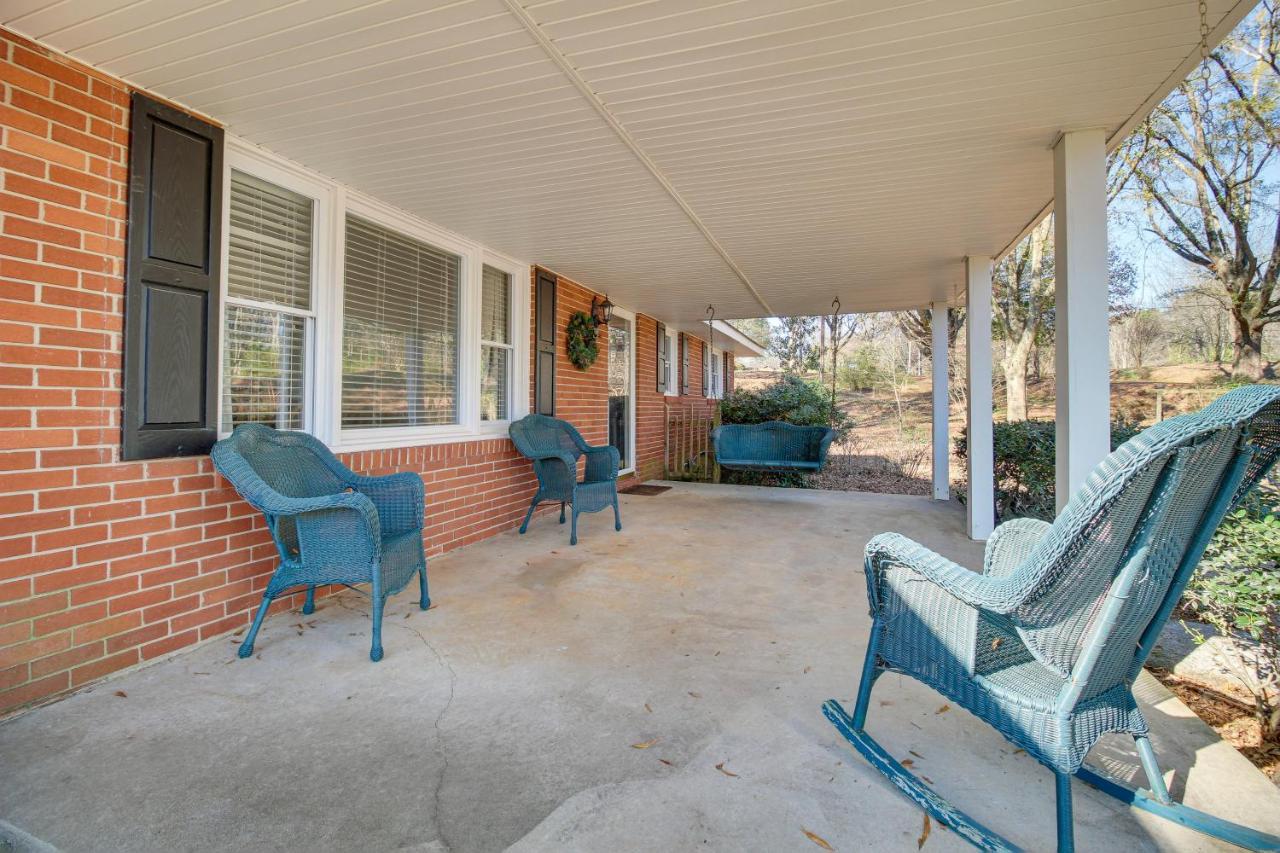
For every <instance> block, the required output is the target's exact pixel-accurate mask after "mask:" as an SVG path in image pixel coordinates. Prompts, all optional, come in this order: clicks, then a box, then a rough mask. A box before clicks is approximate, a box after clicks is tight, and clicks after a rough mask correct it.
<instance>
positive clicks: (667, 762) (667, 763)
mask: <svg viewBox="0 0 1280 853" xmlns="http://www.w3.org/2000/svg"><path fill="white" fill-rule="evenodd" d="M658 760H659V761H661V762H662V763H663V764H665V765H667V766H668V767H675V765H674V764H672V763H671V762H670V761H667V759H665V758H659V759H658Z"/></svg>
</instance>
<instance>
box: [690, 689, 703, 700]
mask: <svg viewBox="0 0 1280 853" xmlns="http://www.w3.org/2000/svg"><path fill="white" fill-rule="evenodd" d="M689 695H690V696H692V697H693V698H694V699H701V698H702V694H701V693H698V692H696V691H693V690H690V691H689Z"/></svg>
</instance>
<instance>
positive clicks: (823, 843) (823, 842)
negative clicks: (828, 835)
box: [800, 826, 836, 850]
mask: <svg viewBox="0 0 1280 853" xmlns="http://www.w3.org/2000/svg"><path fill="white" fill-rule="evenodd" d="M800 831H801V832H803V833H804V836H805V838H808V839H809V840H810V841H812V842H813V843H814V844H816V845H818V846H819V847H821V848H822V849H823V850H835V849H836V848H834V847H832V846H831V845H830V844H828V843H827V839H825V838H823V837H822V836H821V835H818V834H817V833H816V832H810V831H809V830H807V829H805V828H804V827H803V826H802V827H800Z"/></svg>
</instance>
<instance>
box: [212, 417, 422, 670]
mask: <svg viewBox="0 0 1280 853" xmlns="http://www.w3.org/2000/svg"><path fill="white" fill-rule="evenodd" d="M210 455H211V456H212V457H213V464H214V467H216V468H217V469H218V472H219V473H220V474H222V476H224V477H226V478H227V480H229V481H230V482H231V485H233V486H235V488H236V491H237V492H239V493H240V495H241V496H242V497H243V498H244V499H245V500H246V501H248V502H249V503H250V504H251V505H252V506H253V507H254V508H255V509H257V510H259V511H260V512H261V513H262V514H263V516H264V517H265V518H266V520H267V528H268V529H269V530H270V531H271V538H272V539H273V540H275V543H276V549H277V550H278V551H279V554H280V565H279V566H278V567H277V568H276V571H275V574H273V575H272V576H271V580H270V581H269V582H268V583H267V588H266V590H265V591H264V592H263V594H262V604H261V605H259V607H258V612H257V614H256V615H255V616H254V617H253V625H252V627H250V628H249V635H248V636H247V637H245V639H244V643H243V644H241V646H240V657H242V658H247V657H249V656H250V655H252V654H253V642H254V639H255V638H256V637H257V636H258V629H259V628H260V627H262V620H263V617H265V616H266V615H267V608H268V607H269V606H270V604H271V602H272V601H273V600H274V599H275V598H276V597H277V596H279V595H280V594H281V593H282V592H284V591H285V590H286V589H289V588H291V587H299V586H305V587H306V588H307V599H306V603H305V604H304V605H303V608H302V612H303V613H311V612H312V611H313V610H314V609H315V594H316V587H317V586H325V585H327V584H344V585H347V586H350V585H351V584H357V583H367V584H370V586H371V587H372V589H371V597H372V599H373V645H372V647H371V648H370V650H369V657H370V659H372V660H374V661H379V660H382V609H383V606H384V604H385V603H386V600H387V598H388V597H390V596H392V595H395V594H396V593H397V592H399V591H400V590H402V589H404V587H405V586H406V585H407V584H408V583H409V581H411V580H412V579H413V577H414V575H417V576H418V581H419V587H420V592H421V598H420V600H419V606H421V608H422V609H423V610H426V609H427V608H428V607H430V606H431V599H430V598H428V597H427V560H426V556H425V555H424V553H423V548H422V525H423V519H424V513H423V510H424V507H423V502H424V499H423V488H422V478H421V477H419V476H418V475H417V474H414V473H411V472H402V473H399V474H389V475H387V476H385V477H363V476H361V475H359V474H357V473H355V472H354V471H352V470H351V469H350V468H348V467H347V466H346V465H343V464H342V463H341V462H339V461H338V458H337V457H336V456H334V455H333V454H332V453H331V452H330V451H329V448H327V447H325V446H324V444H323V443H321V442H320V441H317V440H316V439H315V438H313V437H311V436H309V435H307V434H306V433H302V432H277V431H276V430H274V429H272V428H271V427H269V426H265V425H263V424H243V425H241V426H238V427H236V429H235V432H233V433H232V434H231V436H230V437H229V438H225V439H223V440H222V441H219V442H218V443H217V444H215V445H214V446H213V450H212V451H211V454H210Z"/></svg>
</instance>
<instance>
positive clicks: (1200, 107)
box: [1112, 0, 1280, 378]
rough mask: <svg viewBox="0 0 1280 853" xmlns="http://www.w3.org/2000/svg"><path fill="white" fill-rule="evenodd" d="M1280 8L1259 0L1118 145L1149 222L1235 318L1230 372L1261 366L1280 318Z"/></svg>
mask: <svg viewBox="0 0 1280 853" xmlns="http://www.w3.org/2000/svg"><path fill="white" fill-rule="evenodd" d="M1278 28H1280V19H1278V17H1277V12H1276V5H1275V3H1273V2H1270V0H1268V2H1264V3H1262V4H1260V5H1259V6H1258V8H1257V10H1256V11H1255V12H1254V13H1253V15H1252V16H1251V17H1250V18H1249V19H1247V20H1246V21H1245V22H1244V23H1243V24H1241V26H1240V27H1238V28H1237V29H1236V31H1235V32H1234V33H1232V35H1231V36H1230V37H1229V38H1228V39H1227V40H1226V41H1225V42H1223V44H1222V45H1221V46H1220V47H1219V48H1218V49H1216V50H1214V51H1213V52H1212V54H1211V55H1210V59H1209V62H1208V64H1207V65H1206V66H1205V67H1204V69H1203V73H1201V74H1195V75H1192V77H1190V78H1188V79H1187V80H1186V81H1185V82H1183V83H1182V84H1181V85H1180V86H1178V88H1177V89H1175V90H1174V91H1173V92H1172V93H1171V94H1170V95H1169V97H1168V98H1166V99H1165V100H1164V102H1163V103H1161V104H1160V106H1159V107H1157V108H1156V109H1155V111H1154V112H1153V113H1152V114H1151V116H1150V117H1149V118H1148V119H1147V121H1146V122H1144V123H1143V125H1142V127H1141V128H1139V130H1138V131H1136V132H1135V133H1134V134H1133V135H1132V136H1131V137H1130V138H1129V139H1127V140H1125V142H1124V143H1123V144H1122V145H1121V147H1120V148H1119V149H1118V150H1117V152H1116V154H1115V156H1114V159H1113V163H1112V175H1113V178H1112V183H1113V184H1116V185H1118V186H1120V187H1124V188H1126V191H1127V192H1128V193H1129V194H1130V195H1131V196H1132V197H1133V198H1134V199H1136V200H1137V201H1138V202H1140V203H1141V205H1142V206H1143V209H1144V211H1145V213H1146V219H1147V225H1148V230H1149V231H1150V232H1151V233H1152V234H1153V235H1155V237H1156V238H1157V239H1158V240H1159V241H1160V242H1161V243H1162V244H1163V245H1165V246H1166V247H1168V248H1169V250H1170V251H1172V252H1173V253H1174V254H1175V255H1177V256H1178V257H1180V258H1182V259H1183V260H1185V261H1187V262H1188V263H1190V264H1193V265H1195V266H1196V267H1199V268H1201V269H1203V270H1205V271H1206V272H1207V273H1208V274H1209V275H1210V276H1211V277H1212V278H1213V280H1214V281H1215V282H1216V284H1217V286H1218V288H1219V289H1220V290H1221V291H1222V292H1223V294H1224V295H1225V298H1226V303H1227V306H1228V309H1229V311H1230V313H1231V320H1232V349H1233V352H1232V373H1233V374H1234V375H1236V376H1238V377H1244V378H1258V377H1260V376H1261V375H1262V372H1263V362H1262V336H1263V331H1264V329H1265V328H1266V326H1267V325H1268V324H1270V323H1273V322H1275V321H1276V320H1277V319H1280V292H1278V291H1277V288H1276V283H1277V277H1280V217H1277V216H1276V210H1275V204H1276V198H1275V197H1276V189H1277V188H1276V186H1275V185H1274V182H1273V181H1271V180H1269V176H1270V175H1271V174H1272V170H1273V163H1272V161H1273V159H1274V158H1275V154H1276V151H1277V147H1278V146H1280V124H1278V123H1277V118H1278V117H1280V113H1278V109H1280V107H1278V101H1277V94H1280V71H1278V70H1277V69H1278V67H1280V66H1278V64H1277V29H1278Z"/></svg>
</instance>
